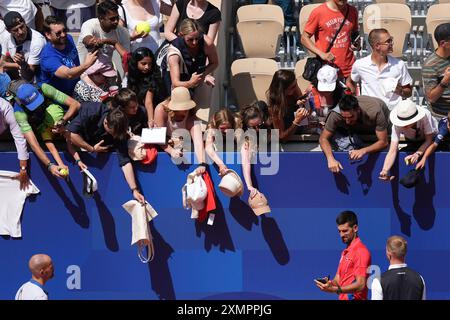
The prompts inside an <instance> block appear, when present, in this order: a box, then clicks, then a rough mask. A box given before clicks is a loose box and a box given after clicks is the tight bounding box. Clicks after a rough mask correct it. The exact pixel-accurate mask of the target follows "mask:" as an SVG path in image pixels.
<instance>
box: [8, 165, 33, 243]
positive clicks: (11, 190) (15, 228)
mask: <svg viewBox="0 0 450 320" xmlns="http://www.w3.org/2000/svg"><path fill="white" fill-rule="evenodd" d="M17 174H18V173H17V172H13V171H0V203H1V205H0V235H8V236H11V237H13V238H20V237H22V226H21V223H20V216H21V215H22V210H23V204H24V203H25V199H26V197H28V196H29V195H31V194H36V193H39V192H40V191H39V189H38V188H37V187H36V186H35V185H34V183H33V182H32V181H31V180H30V186H29V187H28V188H27V189H25V190H20V181H19V180H16V179H11V178H12V177H14V176H16V175H17Z"/></svg>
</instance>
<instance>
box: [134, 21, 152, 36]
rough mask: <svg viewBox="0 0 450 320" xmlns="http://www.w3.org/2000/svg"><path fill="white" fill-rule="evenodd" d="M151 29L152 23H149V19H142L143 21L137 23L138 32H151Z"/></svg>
mask: <svg viewBox="0 0 450 320" xmlns="http://www.w3.org/2000/svg"><path fill="white" fill-rule="evenodd" d="M150 30H151V28H150V23H148V22H147V21H141V22H138V24H136V32H137V33H142V32H145V33H149V32H150Z"/></svg>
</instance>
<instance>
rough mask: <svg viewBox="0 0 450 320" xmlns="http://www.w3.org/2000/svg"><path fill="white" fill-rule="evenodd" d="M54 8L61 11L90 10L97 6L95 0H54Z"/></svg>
mask: <svg viewBox="0 0 450 320" xmlns="http://www.w3.org/2000/svg"><path fill="white" fill-rule="evenodd" d="M74 2H75V3H74ZM51 3H52V7H54V8H56V9H60V10H73V9H79V8H89V7H92V6H93V5H95V0H77V1H73V0H52V2H51Z"/></svg>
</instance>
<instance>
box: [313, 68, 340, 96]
mask: <svg viewBox="0 0 450 320" xmlns="http://www.w3.org/2000/svg"><path fill="white" fill-rule="evenodd" d="M337 73H338V70H337V69H336V68H333V67H332V66H330V65H328V64H325V65H323V66H322V68H320V69H319V71H318V72H317V80H318V84H317V90H319V91H323V92H328V91H334V89H336V81H337Z"/></svg>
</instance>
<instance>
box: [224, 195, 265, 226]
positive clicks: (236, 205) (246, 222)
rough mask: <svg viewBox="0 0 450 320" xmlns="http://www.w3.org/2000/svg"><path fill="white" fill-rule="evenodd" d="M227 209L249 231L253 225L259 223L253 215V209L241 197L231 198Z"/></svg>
mask: <svg viewBox="0 0 450 320" xmlns="http://www.w3.org/2000/svg"><path fill="white" fill-rule="evenodd" d="M229 209H230V213H231V215H232V216H233V217H234V219H235V220H236V221H237V222H238V223H239V224H240V225H241V226H242V227H243V228H244V229H246V230H248V231H250V230H252V226H253V225H256V226H257V225H259V221H258V217H257V216H255V214H254V213H253V210H252V209H251V208H250V207H249V206H248V204H247V203H245V202H244V201H242V200H241V198H239V197H233V198H231V199H230V207H229Z"/></svg>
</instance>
